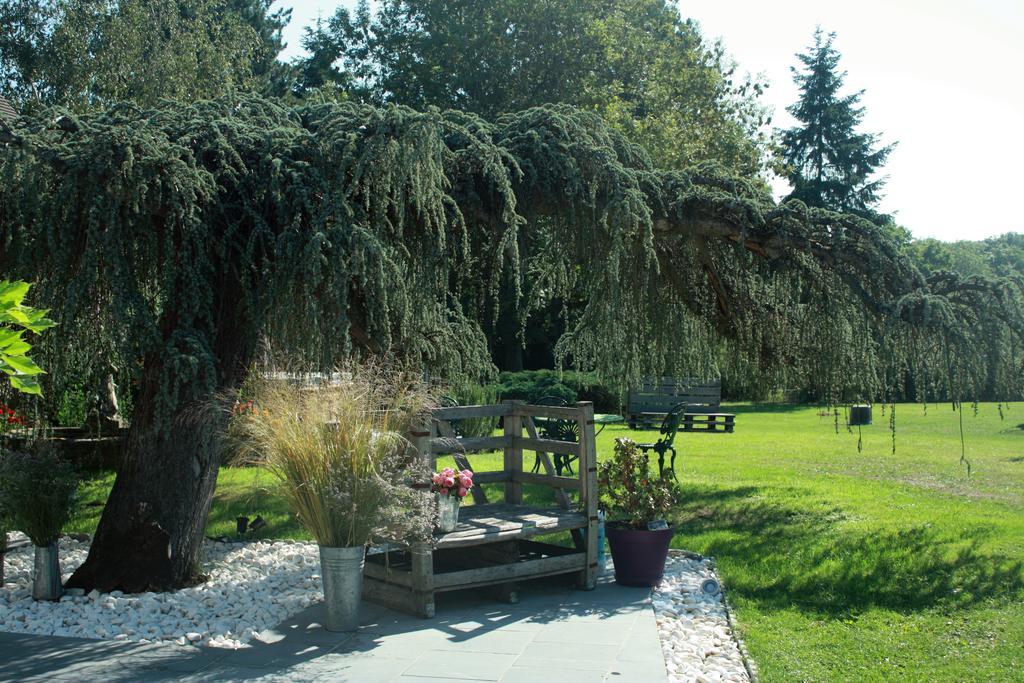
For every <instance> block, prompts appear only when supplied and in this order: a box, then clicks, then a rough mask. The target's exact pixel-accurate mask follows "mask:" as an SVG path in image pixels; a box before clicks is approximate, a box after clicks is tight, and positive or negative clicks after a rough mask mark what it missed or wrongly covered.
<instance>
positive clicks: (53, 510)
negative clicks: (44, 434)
mask: <svg viewBox="0 0 1024 683" xmlns="http://www.w3.org/2000/svg"><path fill="white" fill-rule="evenodd" d="M77 492H78V473H77V471H76V469H75V467H74V466H73V465H72V464H71V463H69V462H67V461H66V460H63V459H61V458H60V456H58V455H57V452H56V450H55V449H54V448H53V446H51V445H49V444H46V443H45V442H38V445H36V446H35V447H34V448H33V450H32V452H21V451H9V450H5V451H0V499H3V501H4V509H5V516H6V517H7V521H8V522H9V523H10V525H11V526H12V527H13V528H15V529H17V530H19V531H22V532H24V533H25V535H27V536H28V537H29V538H30V539H32V543H33V544H35V545H37V546H48V545H50V544H51V543H54V542H55V541H56V540H57V539H58V538H59V537H60V532H61V529H63V528H64V525H65V524H66V523H67V521H68V520H69V519H70V518H71V515H72V513H73V512H74V509H75V503H76V501H77Z"/></svg>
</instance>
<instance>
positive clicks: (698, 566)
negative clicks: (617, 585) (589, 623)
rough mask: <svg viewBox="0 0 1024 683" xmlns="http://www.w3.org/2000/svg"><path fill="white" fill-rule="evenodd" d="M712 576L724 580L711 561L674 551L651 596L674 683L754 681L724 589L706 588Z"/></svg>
mask: <svg viewBox="0 0 1024 683" xmlns="http://www.w3.org/2000/svg"><path fill="white" fill-rule="evenodd" d="M709 579H712V580H714V581H715V582H718V576H717V575H716V573H715V568H714V564H713V563H712V561H711V560H710V559H708V558H704V557H700V556H695V555H691V554H688V553H679V552H676V551H673V552H672V553H671V554H670V555H669V558H668V562H667V563H666V564H665V576H664V578H662V580H661V583H660V584H659V585H658V587H657V588H655V589H654V592H653V594H652V595H651V603H652V604H653V605H654V614H655V617H656V619H657V622H658V634H659V635H660V636H661V648H662V652H663V653H664V655H665V667H666V668H667V669H668V680H669V682H670V683H683V682H686V683H691V682H695V683H712V682H715V683H717V682H723V683H724V682H728V683H741V682H744V683H745V682H747V681H750V680H751V675H750V672H749V671H748V668H747V665H746V663H745V658H744V652H743V650H742V644H741V643H740V641H739V639H738V636H737V635H736V633H735V631H734V630H733V628H732V624H731V619H730V617H729V611H728V606H727V605H726V603H725V596H724V593H722V591H721V590H719V591H717V592H715V593H712V594H709V593H706V592H704V590H702V584H704V582H705V581H707V580H709ZM718 586H721V584H720V583H718ZM755 675H756V674H755Z"/></svg>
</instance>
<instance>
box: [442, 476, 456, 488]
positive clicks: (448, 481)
mask: <svg viewBox="0 0 1024 683" xmlns="http://www.w3.org/2000/svg"><path fill="white" fill-rule="evenodd" d="M441 486H444V487H446V488H451V487H453V486H455V477H454V476H443V477H441Z"/></svg>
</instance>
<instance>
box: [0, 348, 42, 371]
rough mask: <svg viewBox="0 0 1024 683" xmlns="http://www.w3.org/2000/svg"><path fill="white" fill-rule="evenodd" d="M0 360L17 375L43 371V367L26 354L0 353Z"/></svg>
mask: <svg viewBox="0 0 1024 683" xmlns="http://www.w3.org/2000/svg"><path fill="white" fill-rule="evenodd" d="M0 361H3V362H4V363H6V364H7V365H9V366H11V367H12V368H14V370H15V372H17V373H18V374H19V375H39V374H42V372H43V369H42V368H41V367H39V366H38V365H36V364H35V361H33V360H32V359H31V358H29V357H28V356H12V355H9V354H6V353H0Z"/></svg>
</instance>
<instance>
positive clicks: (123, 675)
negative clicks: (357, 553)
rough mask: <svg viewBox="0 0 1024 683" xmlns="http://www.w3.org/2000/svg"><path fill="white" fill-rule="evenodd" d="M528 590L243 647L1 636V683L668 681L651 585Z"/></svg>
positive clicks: (286, 629) (541, 584) (295, 630)
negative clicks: (515, 597)
mask: <svg viewBox="0 0 1024 683" xmlns="http://www.w3.org/2000/svg"><path fill="white" fill-rule="evenodd" d="M519 595H520V598H521V602H519V603H518V604H515V605H507V604H502V603H499V602H496V601H494V600H493V598H492V594H491V593H490V592H489V591H486V590H480V591H460V592H456V593H450V594H443V595H441V596H439V598H438V603H437V616H436V617H435V618H434V619H419V618H416V617H411V616H407V615H404V614H399V613H397V612H393V611H391V610H387V609H384V608H382V607H379V606H376V605H372V604H365V605H364V609H363V619H362V622H363V624H362V626H361V627H360V630H359V632H358V633H354V634H339V633H331V632H329V631H326V630H324V629H323V628H322V627H321V626H320V621H321V618H322V614H323V608H322V606H321V605H316V606H314V607H311V608H309V609H308V610H306V611H304V612H302V613H300V614H298V615H296V616H295V617H293V618H292V619H289V620H288V621H286V622H284V623H282V624H280V625H278V626H277V627H276V628H275V629H273V630H272V631H269V632H263V633H262V634H261V640H260V642H255V641H254V643H253V647H249V648H242V649H238V650H222V649H215V648H200V647H193V646H184V647H182V646H178V645H172V644H153V645H140V644H129V643H120V642H113V641H104V640H83V639H76V638H58V637H52V636H29V635H22V634H10V633H0V682H7V681H37V680H38V681H69V680H75V681H78V683H82V682H83V681H93V680H96V681H100V680H102V681H104V682H105V683H106V682H113V683H117V682H120V681H126V682H127V681H187V682H190V683H200V682H203V681H261V682H267V683H269V682H272V681H289V682H294V681H332V682H338V681H340V682H344V681H352V682H353V683H365V682H373V683H376V682H378V681H380V682H384V681H396V682H397V681H403V682H405V683H430V682H431V681H447V682H448V683H453V682H454V681H491V682H499V683H532V682H537V683H546V682H548V681H553V680H557V681H558V683H590V682H591V681H595V682H598V681H600V682H604V681H615V682H616V683H634V682H636V683H640V682H643V683H659V682H660V681H666V680H667V674H666V670H665V663H664V660H663V657H662V651H661V645H660V642H659V639H658V631H657V626H656V623H655V619H654V613H653V610H652V608H651V606H650V591H648V590H645V589H636V588H624V587H621V586H617V585H615V584H614V583H613V582H612V581H611V580H610V579H608V578H605V579H603V580H602V581H601V582H600V583H599V585H598V587H597V589H595V590H594V591H590V592H584V591H576V590H573V589H572V588H571V587H570V586H569V585H568V584H564V583H557V582H556V583H552V580H550V579H549V580H546V581H545V580H537V581H534V582H527V583H524V584H522V585H521V589H520V591H519Z"/></svg>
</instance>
